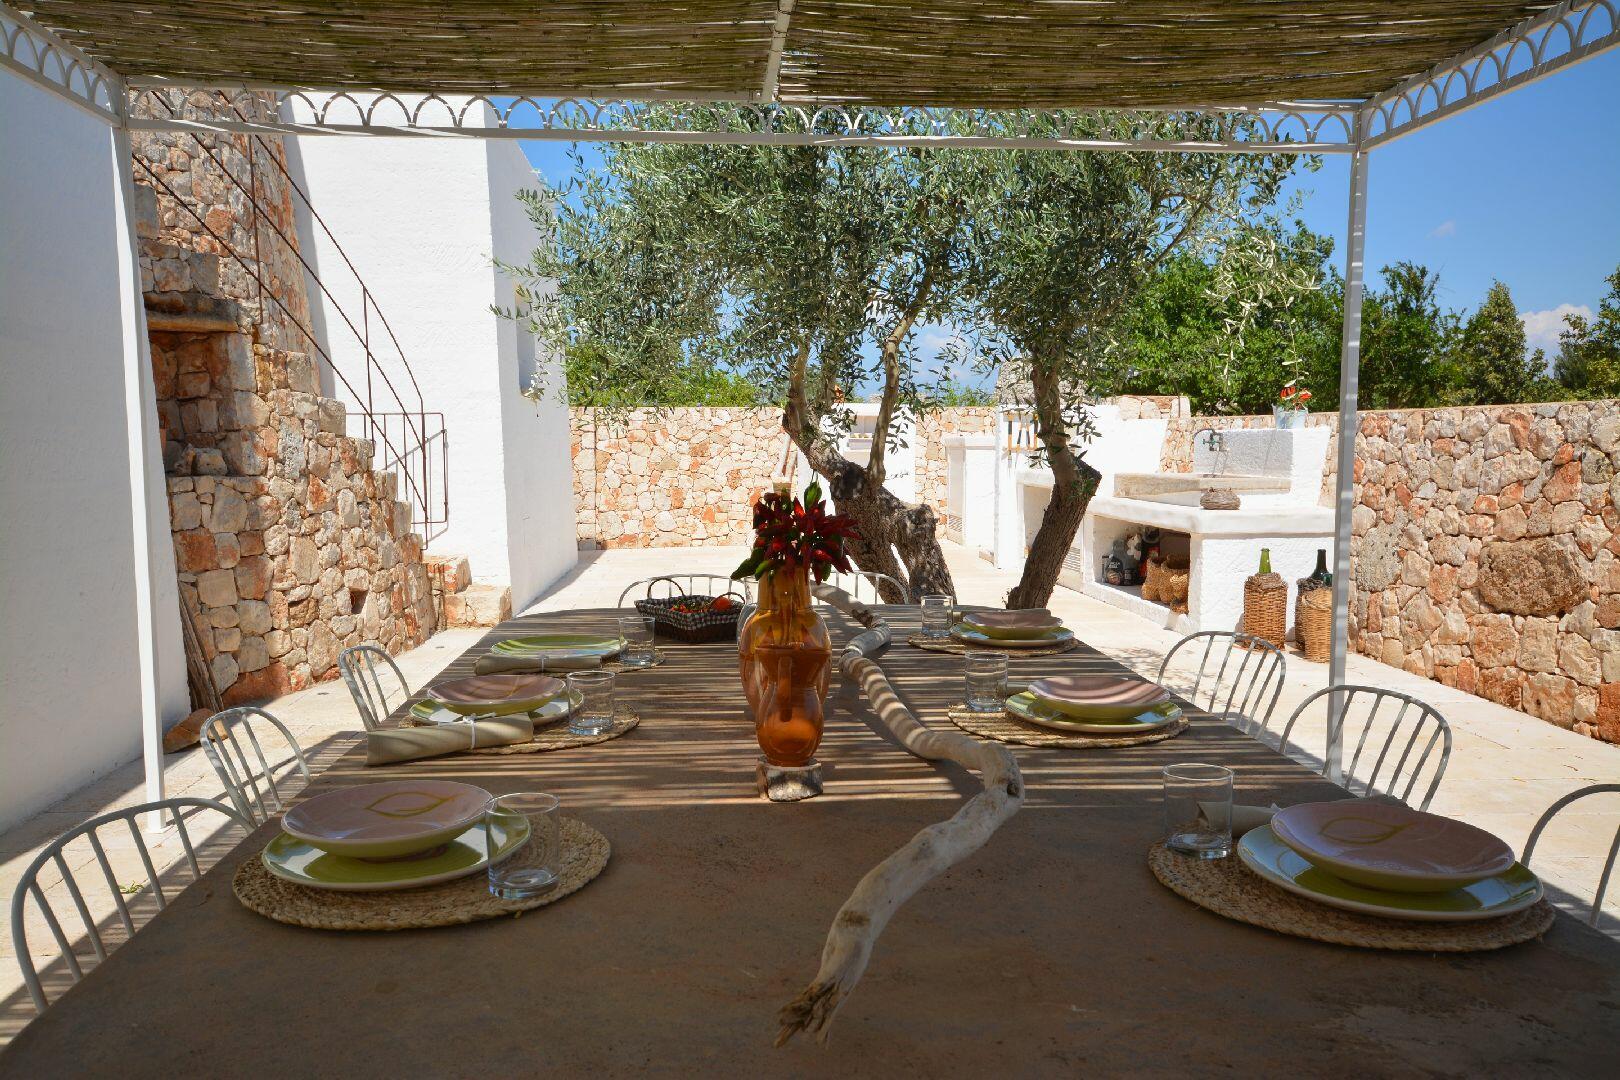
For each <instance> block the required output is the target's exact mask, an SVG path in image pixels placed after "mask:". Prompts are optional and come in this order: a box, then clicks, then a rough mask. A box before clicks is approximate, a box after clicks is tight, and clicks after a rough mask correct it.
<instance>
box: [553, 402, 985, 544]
mask: <svg viewBox="0 0 1620 1080" xmlns="http://www.w3.org/2000/svg"><path fill="white" fill-rule="evenodd" d="M569 425H570V428H571V432H572V437H573V451H572V452H573V459H574V508H575V521H576V525H577V536H578V539H579V542H580V543H581V544H582V545H585V546H591V545H595V546H598V547H604V548H607V547H687V546H692V545H697V546H727V545H731V546H738V545H746V544H748V543H750V542H751V541H752V540H753V505H754V501H755V500H756V499H757V498H758V497H759V495H760V494H761V493H762V492H764V491H766V490H768V489H769V488H770V484H771V480H772V479H773V478H774V477H776V476H779V475H780V474H781V471H782V468H783V462H784V460H787V461H788V462H789V463H790V464H791V462H792V460H793V457H794V455H792V454H790V453H789V451H790V449H791V446H790V443H789V441H788V437H787V435H786V433H784V432H783V431H782V420H781V413H780V412H779V411H777V410H775V409H727V408H678V409H666V410H663V411H662V412H660V411H657V410H652V409H645V410H638V411H636V412H634V413H632V414H631V415H630V416H629V417H627V418H624V419H622V421H620V422H614V421H610V420H608V419H607V418H606V417H605V416H603V415H602V414H600V413H599V412H598V411H597V410H595V409H573V410H571V411H570V414H569ZM918 429H919V432H918V438H919V439H920V440H921V444H922V445H921V453H920V454H919V455H918V466H917V468H918V476H917V490H918V492H919V494H920V496H921V497H922V498H923V499H924V500H926V501H927V502H928V504H929V505H930V506H932V507H933V508H934V511H935V513H936V514H938V515H939V520H940V530H941V534H943V531H944V524H945V505H946V486H947V483H948V481H949V461H948V459H947V457H946V454H945V443H944V439H945V436H947V435H953V434H969V433H976V432H988V431H993V430H994V429H995V410H994V409H992V408H952V409H941V410H938V411H936V412H930V413H928V414H926V415H925V416H924V417H923V418H922V420H921V422H920V423H919V424H918ZM794 483H795V484H799V485H803V484H807V483H809V477H807V476H795V477H794Z"/></svg>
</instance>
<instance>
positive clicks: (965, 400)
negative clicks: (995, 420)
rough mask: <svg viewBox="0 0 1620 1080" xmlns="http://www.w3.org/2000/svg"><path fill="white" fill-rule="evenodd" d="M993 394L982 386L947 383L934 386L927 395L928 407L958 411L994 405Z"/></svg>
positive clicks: (994, 397) (994, 398)
mask: <svg viewBox="0 0 1620 1080" xmlns="http://www.w3.org/2000/svg"><path fill="white" fill-rule="evenodd" d="M995 403H996V396H995V394H993V393H991V392H990V391H989V390H987V389H985V388H984V387H982V386H969V385H968V384H967V383H962V382H955V381H949V382H944V383H941V384H939V385H938V386H935V387H934V388H933V389H932V390H931V392H930V393H929V395H928V402H927V404H928V406H930V407H933V408H939V409H959V408H972V407H982V406H985V405H994V404H995Z"/></svg>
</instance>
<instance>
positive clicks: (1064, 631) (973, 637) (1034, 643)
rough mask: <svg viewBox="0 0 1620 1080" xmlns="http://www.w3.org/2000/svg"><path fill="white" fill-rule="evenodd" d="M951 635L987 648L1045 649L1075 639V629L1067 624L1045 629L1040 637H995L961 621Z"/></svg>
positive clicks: (966, 643)
mask: <svg viewBox="0 0 1620 1080" xmlns="http://www.w3.org/2000/svg"><path fill="white" fill-rule="evenodd" d="M951 636H952V637H953V638H955V639H956V640H957V641H960V642H961V643H962V644H964V645H981V646H983V647H984V648H986V649H1044V648H1050V647H1052V646H1053V645H1063V644H1065V643H1067V642H1070V641H1073V640H1074V631H1072V630H1070V629H1069V628H1068V627H1066V626H1060V627H1058V628H1057V629H1055V630H1043V631H1042V632H1041V636H1040V637H1029V638H993V637H990V636H989V635H987V634H981V633H979V632H978V631H977V630H972V629H969V628H968V627H966V626H963V625H961V624H960V623H959V624H957V625H956V626H953V627H951Z"/></svg>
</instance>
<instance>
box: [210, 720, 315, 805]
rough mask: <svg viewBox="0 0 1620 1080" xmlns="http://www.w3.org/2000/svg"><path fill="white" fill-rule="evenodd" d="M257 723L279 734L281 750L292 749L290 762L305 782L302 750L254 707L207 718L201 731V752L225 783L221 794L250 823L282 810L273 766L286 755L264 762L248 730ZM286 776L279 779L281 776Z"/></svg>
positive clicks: (306, 766)
mask: <svg viewBox="0 0 1620 1080" xmlns="http://www.w3.org/2000/svg"><path fill="white" fill-rule="evenodd" d="M261 725H269V726H270V727H272V728H274V729H275V730H276V732H277V733H279V734H280V735H281V738H282V739H283V740H284V741H285V742H286V744H287V748H288V749H289V750H290V751H292V758H291V761H292V764H293V765H294V766H295V767H296V768H297V770H298V773H299V775H300V776H302V777H303V778H304V783H305V784H308V783H309V763H308V762H307V761H305V759H304V751H303V750H302V749H300V748H299V746H298V740H297V739H295V738H293V734H292V732H290V731H288V730H287V725H285V724H283V723H282V722H281V721H280V720H277V719H276V718H275V717H274V716H272V715H270V714H269V713H268V712H266V711H265V710H263V709H261V708H258V707H257V706H254V705H242V706H238V707H237V708H234V709H226V710H225V711H224V712H222V713H219V714H218V715H216V716H214V717H212V718H210V719H209V720H208V722H207V723H205V724H204V725H203V729H202V744H203V752H204V753H206V754H207V755H208V760H209V762H210V763H211V764H212V765H213V766H214V772H216V773H218V774H219V779H220V782H221V783H223V784H224V785H225V794H226V795H228V796H230V800H231V803H232V804H233V805H234V806H235V807H236V809H237V811H238V812H239V813H240V814H241V815H242V816H243V817H245V818H247V819H248V820H249V821H251V822H253V823H254V824H255V825H262V824H264V822H266V821H268V820H269V819H270V818H271V816H272V815H275V814H279V813H281V812H282V810H284V809H285V807H284V805H283V804H282V801H281V790H280V787H279V784H278V781H277V780H276V769H277V767H278V766H285V765H286V764H287V759H286V758H282V759H281V760H280V761H278V762H276V763H272V762H271V761H270V758H269V757H268V756H267V755H266V754H265V752H264V743H263V742H261V741H260V739H259V734H258V732H257V731H255V730H254V728H255V726H261ZM249 747H251V748H252V752H253V754H252V757H251V758H250V757H249V756H248V749H249ZM289 778H290V776H284V777H283V779H284V780H285V779H289Z"/></svg>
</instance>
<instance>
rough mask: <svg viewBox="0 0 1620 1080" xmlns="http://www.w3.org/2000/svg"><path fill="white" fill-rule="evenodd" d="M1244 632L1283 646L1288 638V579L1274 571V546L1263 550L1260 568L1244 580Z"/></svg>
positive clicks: (1278, 646) (1261, 551)
mask: <svg viewBox="0 0 1620 1080" xmlns="http://www.w3.org/2000/svg"><path fill="white" fill-rule="evenodd" d="M1243 632H1244V633H1245V634H1249V635H1251V636H1253V637H1257V638H1260V639H1261V640H1263V641H1269V642H1270V643H1271V644H1273V645H1275V646H1277V648H1279V649H1280V648H1282V647H1283V644H1284V643H1285V642H1286V641H1287V640H1288V582H1286V581H1284V580H1283V576H1282V575H1281V574H1276V573H1273V572H1272V570H1271V549H1270V548H1261V549H1260V571H1259V573H1256V574H1251V575H1250V576H1249V578H1248V580H1246V581H1245V582H1244V583H1243Z"/></svg>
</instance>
